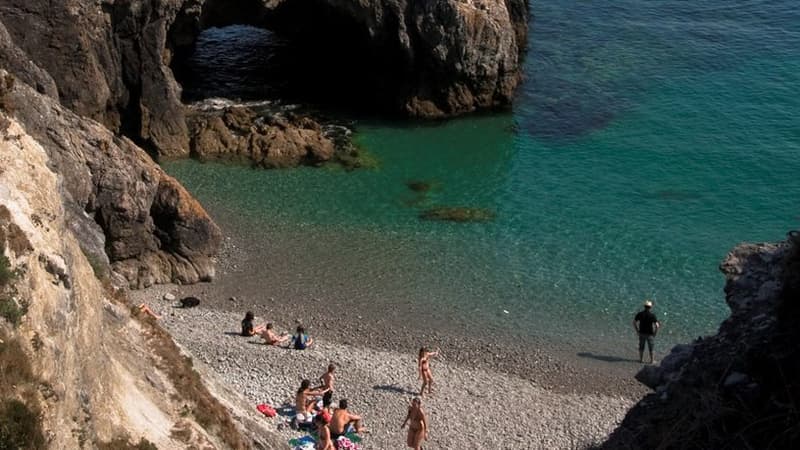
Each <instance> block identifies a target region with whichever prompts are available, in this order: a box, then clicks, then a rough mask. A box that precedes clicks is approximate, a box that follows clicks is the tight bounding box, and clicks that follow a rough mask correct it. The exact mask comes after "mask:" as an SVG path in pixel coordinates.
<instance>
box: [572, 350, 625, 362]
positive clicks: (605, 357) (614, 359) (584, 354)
mask: <svg viewBox="0 0 800 450" xmlns="http://www.w3.org/2000/svg"><path fill="white" fill-rule="evenodd" d="M578 356H580V357H581V358H590V359H596V360H598V361H604V362H611V363H617V362H632V363H638V362H639V360H638V359H631V358H621V357H619V356H612V355H595V354H594V353H592V352H580V353H578Z"/></svg>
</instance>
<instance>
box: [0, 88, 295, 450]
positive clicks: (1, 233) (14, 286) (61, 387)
mask: <svg viewBox="0 0 800 450" xmlns="http://www.w3.org/2000/svg"><path fill="white" fill-rule="evenodd" d="M3 75H5V74H4V73H3ZM3 80H4V81H3V87H4V88H5V89H6V90H7V88H8V82H7V81H6V80H7V79H6V78H3ZM26 88H27V86H23V84H22V82H19V83H18V85H17V86H15V87H14V88H13V92H12V94H11V95H12V96H13V97H14V100H16V101H17V102H20V101H27V102H31V103H36V105H34V107H35V108H34V110H35V111H37V112H38V113H41V114H45V115H44V116H43V117H44V118H46V119H47V123H43V125H42V126H41V127H40V128H39V129H36V130H34V131H35V133H29V130H28V128H27V127H26V126H25V125H24V124H22V123H20V122H19V121H18V120H17V119H16V118H14V117H13V116H8V115H7V114H6V112H7V108H8V107H9V106H10V104H11V103H10V102H9V101H8V98H7V97H6V98H3V99H2V102H0V103H2V106H3V111H0V118H2V119H3V120H2V122H3V123H2V125H3V126H2V129H0V269H2V270H0V272H2V274H3V276H2V277H0V316H2V318H0V448H53V449H63V448H70V449H74V448H98V447H100V446H103V445H104V446H105V447H100V448H153V447H152V445H155V446H156V447H157V448H251V447H256V448H284V447H285V445H283V446H282V445H281V443H280V442H279V441H278V440H276V438H275V437H274V435H272V434H270V432H269V431H267V430H266V429H265V428H264V426H263V424H261V423H257V422H255V421H254V420H252V419H246V418H244V417H239V416H237V414H236V412H237V411H250V410H251V405H247V404H244V400H243V399H242V398H241V397H240V396H237V395H235V394H232V393H230V392H228V391H225V388H224V386H221V385H219V384H218V383H216V382H215V381H214V380H213V379H210V378H206V379H205V382H204V381H201V379H200V377H199V376H198V373H197V371H196V369H194V368H192V364H191V361H190V360H188V358H186V357H185V356H184V355H182V354H181V352H180V350H179V349H178V348H177V347H176V346H175V344H174V343H173V342H172V340H171V339H170V337H169V335H168V334H166V332H165V331H163V330H162V329H161V328H159V327H158V326H157V325H156V324H154V323H153V322H152V321H151V320H149V319H148V318H146V317H144V318H142V317H139V318H137V317H136V316H137V315H140V314H138V309H137V308H130V307H129V305H128V301H127V300H126V295H125V293H124V291H122V290H118V289H116V288H114V287H112V285H111V283H110V279H109V278H108V274H109V273H110V272H109V269H110V267H109V265H108V263H107V262H105V261H103V260H99V259H97V258H98V253H97V251H98V249H96V248H94V245H95V242H96V241H98V240H102V238H101V236H102V233H101V232H100V230H99V228H98V227H97V226H92V225H91V224H93V221H92V220H90V219H89V220H87V219H85V218H82V217H85V216H86V214H85V213H84V212H83V211H82V210H78V206H79V205H78V203H77V199H75V198H74V195H81V196H82V197H80V199H81V200H82V201H88V203H89V204H91V205H93V206H92V208H96V211H95V213H96V214H103V215H104V216H105V217H106V218H107V219H104V220H107V221H108V222H116V223H122V224H123V225H124V224H125V222H126V221H128V220H129V219H132V220H134V221H136V220H138V221H140V222H138V225H137V226H131V225H124V226H126V227H127V228H121V229H120V230H123V229H125V230H127V232H126V233H114V236H113V237H111V238H110V239H111V240H112V241H113V242H114V243H113V244H112V246H115V247H119V248H115V250H114V251H115V252H121V253H125V254H128V255H133V254H134V253H135V252H134V250H133V249H134V248H139V249H141V247H139V245H140V244H137V243H135V242H134V241H135V239H139V238H135V237H134V235H135V234H139V233H141V234H143V235H147V234H148V231H147V230H146V228H147V227H148V225H147V224H148V223H149V221H150V218H149V216H148V211H147V210H146V209H142V208H143V207H144V206H143V204H139V203H140V202H152V205H157V206H155V207H156V208H160V209H162V210H163V211H161V212H160V215H159V217H166V218H167V219H169V221H171V223H173V225H172V226H173V227H176V228H183V229H182V230H181V229H177V230H164V232H165V233H166V235H168V236H169V237H170V239H171V241H170V243H169V245H171V246H173V247H174V248H175V249H176V251H186V252H191V251H194V250H195V249H196V248H197V247H196V244H197V243H196V242H193V241H192V240H191V239H187V235H186V234H187V233H188V234H189V235H191V234H192V233H193V231H188V230H189V229H190V228H202V227H208V226H209V225H210V222H209V221H208V220H207V218H206V217H205V216H204V215H202V214H200V213H201V212H202V210H194V209H195V208H197V205H196V203H194V202H192V201H187V198H186V194H185V193H184V192H183V191H182V189H181V188H180V187H179V186H177V184H176V183H175V182H174V180H172V179H171V178H168V177H166V176H164V175H163V173H161V172H160V171H158V170H157V169H156V168H155V167H153V166H152V163H140V164H139V165H135V163H136V159H137V158H141V159H143V160H144V159H146V158H147V157H146V155H144V154H143V153H142V152H141V150H138V149H135V147H133V146H132V145H130V144H127V143H125V141H124V140H117V139H115V138H113V137H112V136H110V134H109V133H108V132H107V131H106V132H101V130H102V127H100V126H99V125H97V124H96V123H94V122H92V121H90V120H88V119H79V118H77V117H76V116H74V115H73V114H72V113H70V112H68V111H66V110H64V109H63V108H61V107H60V106H58V105H55V104H48V103H47V101H45V100H43V99H41V98H39V94H37V93H35V92H34V91H33V90H32V89H30V88H27V89H30V92H25V91H26ZM17 104H18V105H19V103H17ZM19 107H20V109H24V107H23V106H21V105H20V106H19ZM60 121H64V122H63V123H62V122H60ZM67 125H69V126H71V127H74V129H73V130H66V128H65V127H66V126H67ZM62 127H64V128H62ZM89 131H91V132H92V133H95V134H96V138H95V140H94V141H93V142H92V143H91V146H93V147H96V151H97V152H102V153H107V154H108V155H116V157H118V158H120V164H128V171H129V172H131V174H130V175H127V174H124V173H122V172H121V167H120V166H119V165H113V164H112V165H110V167H109V168H108V171H97V170H96V168H94V167H91V166H92V165H93V164H96V163H99V162H101V161H102V160H103V159H102V157H98V156H97V155H94V156H95V157H96V158H97V159H96V160H94V161H92V160H89V159H82V158H84V157H87V156H88V153H87V151H88V150H87V147H88V146H89V144H88V143H85V142H82V139H83V137H85V135H84V133H86V132H89ZM104 142H105V144H104ZM56 143H59V144H60V147H58V150H59V151H56V147H55V145H56ZM122 146H130V148H126V150H127V151H128V154H129V156H128V157H127V158H123V157H122V155H120V154H119V153H120V152H121V149H122V148H123V147H122ZM47 147H51V148H50V150H47ZM106 162H107V161H106ZM57 171H63V172H64V173H65V174H68V175H70V176H71V177H72V180H70V179H68V178H67V177H65V176H64V175H61V174H59V173H58V172H57ZM72 171H78V172H72ZM81 173H82V174H83V175H82V176H77V175H78V174H81ZM114 177H124V180H127V181H124V182H122V183H120V184H119V185H115V186H116V188H114V189H112V190H113V192H107V190H108V185H107V183H109V182H110V180H111V179H112V178H114ZM132 185H135V186H136V187H135V189H133V190H132V191H130V190H129V187H130V186H132ZM131 192H136V193H138V194H141V195H142V198H141V199H140V198H138V197H133V196H131V195H130V193H131ZM107 198H114V199H116V200H118V201H119V203H116V206H115V207H112V206H110V205H107V204H106V203H105V202H106V201H107ZM148 207H150V206H148ZM132 215H133V216H138V217H132ZM156 229H159V228H158V226H157V227H156ZM86 234H92V235H94V238H93V239H87V238H86ZM203 245H205V244H203ZM99 254H100V255H102V252H100V253H99ZM152 255H153V258H161V257H164V258H168V257H167V256H163V255H162V256H157V255H158V253H157V252H156V253H152ZM118 268H119V267H118ZM176 270H180V269H176ZM197 370H202V369H197ZM211 391H213V392H214V393H215V395H217V396H218V397H219V398H220V400H218V399H217V398H215V397H214V396H212V395H211ZM231 412H233V414H232V413H231ZM137 444H138V446H136V447H134V446H135V445H137ZM149 445H150V446H149Z"/></svg>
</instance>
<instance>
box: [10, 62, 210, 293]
mask: <svg viewBox="0 0 800 450" xmlns="http://www.w3.org/2000/svg"><path fill="white" fill-rule="evenodd" d="M2 73H3V74H5V72H2ZM3 76H4V80H5V79H8V80H13V78H11V77H8V76H7V75H3ZM9 85H10V86H9ZM2 95H3V98H4V99H5V100H4V101H5V102H6V103H8V105H9V107H8V108H6V109H10V110H13V116H15V117H16V118H17V120H18V121H19V122H20V123H21V124H22V126H23V127H24V128H25V130H26V133H27V134H29V135H30V136H32V137H33V138H34V139H35V140H36V141H37V142H38V143H39V145H41V146H42V148H44V150H45V152H47V155H48V159H47V162H48V165H49V167H51V169H52V170H54V171H55V172H56V173H58V174H59V175H60V176H61V180H62V181H61V183H62V184H63V192H62V193H61V195H63V197H64V199H65V207H64V212H65V214H67V217H68V218H69V221H68V224H69V226H70V228H71V229H72V230H73V231H74V232H75V233H76V234H77V235H78V236H79V237H80V241H81V245H82V247H83V248H84V250H85V251H86V252H87V253H89V254H91V255H92V258H94V259H95V260H97V261H100V262H104V261H107V260H110V262H111V265H112V267H113V269H114V272H115V273H116V274H119V275H121V276H122V277H124V279H125V283H126V284H128V285H130V286H132V287H144V286H149V285H151V284H153V283H166V282H177V283H194V282H198V281H202V280H209V279H210V278H211V277H213V275H214V266H213V261H212V257H213V256H214V255H215V254H216V251H217V248H218V246H219V244H220V240H221V233H220V231H219V229H218V228H217V226H216V225H215V224H214V223H213V222H212V221H211V219H210V218H209V217H208V215H207V214H206V212H205V211H204V210H203V208H202V206H200V204H199V203H198V202H197V201H196V200H194V198H192V197H191V196H190V195H189V194H188V193H187V192H186V190H185V189H184V188H183V187H182V186H181V185H180V184H179V183H178V182H177V181H175V180H174V179H173V178H172V177H170V176H169V175H167V174H166V173H164V171H163V170H161V169H160V168H159V167H158V166H157V165H156V164H155V163H154V162H153V161H152V159H151V158H150V157H149V156H148V155H147V154H146V153H145V152H144V151H143V150H142V149H141V148H139V147H137V146H136V145H135V144H133V143H132V142H131V141H130V140H128V139H127V138H124V137H117V136H115V135H114V134H113V133H111V132H110V131H109V130H107V129H106V128H105V127H103V126H102V125H100V124H99V123H97V122H95V121H93V120H91V119H84V118H81V117H79V116H77V115H76V114H74V113H72V112H71V111H69V110H67V109H66V108H64V107H62V106H61V105H59V104H57V103H56V102H55V101H53V100H52V99H51V98H49V97H46V96H44V95H42V94H39V93H38V92H36V91H35V90H34V89H32V88H31V87H29V86H28V85H26V84H24V83H22V82H17V83H13V82H9V83H7V84H6V86H5V89H3V93H2ZM49 214H54V213H49Z"/></svg>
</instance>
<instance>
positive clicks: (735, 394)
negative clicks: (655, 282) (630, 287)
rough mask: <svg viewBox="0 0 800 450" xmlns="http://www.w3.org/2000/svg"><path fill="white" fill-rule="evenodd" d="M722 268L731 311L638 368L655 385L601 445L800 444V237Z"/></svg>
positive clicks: (738, 254)
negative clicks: (707, 330)
mask: <svg viewBox="0 0 800 450" xmlns="http://www.w3.org/2000/svg"><path fill="white" fill-rule="evenodd" d="M720 269H721V270H722V272H723V273H724V274H725V277H726V279H727V282H726V285H725V294H726V301H727V303H728V306H729V307H730V309H731V315H730V317H729V318H728V319H727V320H725V321H724V322H723V323H722V325H721V326H720V329H719V332H718V334H717V335H715V336H711V337H706V338H699V339H698V340H696V341H694V342H692V343H690V344H687V345H679V346H677V347H675V348H674V349H673V350H672V352H671V353H670V354H669V355H668V356H667V357H666V358H664V360H663V361H662V362H661V364H660V365H658V366H647V367H645V368H644V369H642V371H640V372H639V374H637V379H639V380H640V381H641V382H642V383H644V384H645V385H647V386H649V387H651V388H652V389H653V390H654V392H653V393H652V394H650V395H648V396H646V397H645V398H644V399H642V400H641V401H640V402H639V403H638V404H637V405H636V406H635V407H634V408H632V409H631V410H630V411H629V413H628V414H627V416H626V417H625V420H624V421H623V423H622V424H621V426H620V427H619V428H618V429H617V430H616V431H615V432H614V433H613V434H612V435H611V437H610V439H609V440H608V441H607V442H606V443H605V444H604V445H602V447H601V448H607V449H617V448H663V449H673V448H675V449H678V448H680V449H706V448H759V449H766V448H774V449H779V448H793V446H795V445H796V443H797V442H798V440H800V425H799V424H800V409H798V405H800V346H798V342H800V340H799V339H800V328H799V327H798V326H797V324H798V320H800V234H798V233H790V235H789V238H788V240H787V241H785V242H781V243H777V244H743V245H740V246H738V247H736V248H735V249H734V250H733V251H731V252H730V253H729V254H728V256H727V257H726V258H725V260H724V261H723V262H722V264H721V266H720Z"/></svg>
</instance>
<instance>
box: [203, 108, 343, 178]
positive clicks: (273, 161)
mask: <svg viewBox="0 0 800 450" xmlns="http://www.w3.org/2000/svg"><path fill="white" fill-rule="evenodd" d="M188 124H189V130H190V145H191V147H190V148H191V153H192V156H194V157H197V158H200V159H214V158H217V159H225V160H238V159H241V160H245V161H248V162H251V163H252V164H255V165H257V166H260V167H265V168H278V167H293V166H297V165H299V164H312V165H314V164H320V163H323V162H325V161H329V160H330V159H331V158H333V155H334V150H335V146H334V142H333V141H332V140H331V139H329V138H328V137H326V136H325V134H324V132H323V130H322V126H321V125H320V124H319V123H317V122H316V121H314V120H313V119H311V118H309V117H303V116H297V115H294V114H289V115H284V114H275V115H268V116H259V115H257V114H256V112H254V111H253V110H251V109H249V108H247V107H236V106H232V107H226V108H224V109H221V110H218V111H208V110H206V111H195V112H192V113H190V114H189V116H188Z"/></svg>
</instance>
